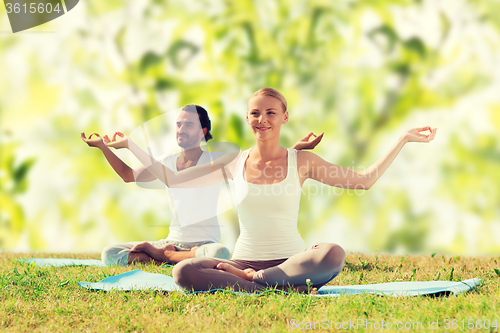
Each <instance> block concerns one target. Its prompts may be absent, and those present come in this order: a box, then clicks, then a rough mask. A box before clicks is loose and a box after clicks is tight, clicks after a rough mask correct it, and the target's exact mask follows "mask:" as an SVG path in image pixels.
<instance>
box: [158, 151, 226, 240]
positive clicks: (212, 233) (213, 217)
mask: <svg viewBox="0 0 500 333" xmlns="http://www.w3.org/2000/svg"><path fill="white" fill-rule="evenodd" d="M222 155H223V154H221V153H215V152H212V153H210V152H207V151H204V152H203V154H201V156H200V159H199V160H198V164H196V165H201V164H205V163H210V162H212V161H213V160H215V159H217V158H219V157H221V156H222ZM178 157H179V153H177V154H171V155H167V156H166V157H164V158H163V159H162V162H163V164H165V165H166V166H167V167H168V168H169V169H171V170H174V171H177V158H178ZM221 184H222V183H218V184H214V185H209V186H203V187H197V188H167V189H166V190H167V198H168V202H169V207H170V215H171V222H170V228H169V233H168V237H167V239H168V240H170V241H175V242H184V243H192V242H206V241H212V242H216V243H218V242H220V228H219V222H218V220H217V203H218V200H219V193H220V190H221Z"/></svg>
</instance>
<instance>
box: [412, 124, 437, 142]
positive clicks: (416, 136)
mask: <svg viewBox="0 0 500 333" xmlns="http://www.w3.org/2000/svg"><path fill="white" fill-rule="evenodd" d="M421 132H430V133H421ZM436 132H437V127H434V128H432V127H430V126H426V127H417V128H414V129H411V130H409V131H407V132H406V133H405V134H404V139H405V140H406V142H431V141H432V140H434V137H435V136H436Z"/></svg>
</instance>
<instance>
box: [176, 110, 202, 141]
mask: <svg viewBox="0 0 500 333" xmlns="http://www.w3.org/2000/svg"><path fill="white" fill-rule="evenodd" d="M175 132H176V135H177V144H178V145H179V146H180V147H182V148H184V149H189V148H194V147H199V146H200V142H201V141H202V140H203V138H204V136H205V134H204V133H203V130H202V129H201V125H200V118H199V117H198V113H196V112H188V111H185V110H182V111H181V113H180V114H179V117H177V122H176V126H175Z"/></svg>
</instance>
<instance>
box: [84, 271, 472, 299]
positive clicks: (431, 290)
mask: <svg viewBox="0 0 500 333" xmlns="http://www.w3.org/2000/svg"><path fill="white" fill-rule="evenodd" d="M480 283H481V280H479V279H470V280H465V281H462V282H452V281H425V282H390V283H379V284H365V285H352V286H325V287H322V288H320V289H319V290H318V293H319V295H313V296H319V297H325V296H326V297H338V296H347V295H359V294H365V293H369V294H378V295H385V296H393V297H400V296H417V295H436V294H437V295H442V294H454V295H457V294H459V293H463V292H466V291H468V290H470V289H471V288H473V287H475V286H477V285H479V284H480ZM78 284H79V285H80V286H82V287H84V288H87V289H93V290H106V291H110V290H127V291H128V290H164V291H182V289H181V288H180V287H179V286H177V285H176V284H175V282H174V279H173V278H172V277H171V276H168V275H163V274H153V273H146V272H143V271H141V270H140V269H136V270H135V271H130V272H127V273H123V274H119V275H115V276H110V277H108V278H106V279H104V280H102V281H100V282H97V283H90V282H78ZM237 294H247V293H237ZM252 295H258V294H252Z"/></svg>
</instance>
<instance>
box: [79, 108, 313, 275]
mask: <svg viewBox="0 0 500 333" xmlns="http://www.w3.org/2000/svg"><path fill="white" fill-rule="evenodd" d="M210 130H211V122H210V119H209V117H208V113H207V111H206V110H205V109H204V108H202V107H201V106H198V105H186V106H185V107H184V108H183V109H182V111H181V112H180V114H179V116H178V117H177V120H176V137H177V144H178V145H179V147H180V148H181V152H180V153H178V154H171V155H167V156H163V157H160V158H158V159H159V160H160V161H161V162H162V164H164V165H166V166H167V167H168V168H169V169H171V170H174V171H181V170H184V169H186V168H189V167H192V166H196V165H201V164H205V163H210V162H211V161H213V160H215V159H217V158H219V157H220V156H222V154H221V153H210V152H206V151H203V150H201V148H200V144H201V142H202V141H203V140H205V141H208V140H210V139H212V135H211V134H210ZM117 133H118V132H117ZM117 133H115V135H114V136H113V141H115V139H116V135H117ZM94 134H95V135H96V137H97V138H95V139H92V135H91V136H90V137H89V138H88V139H87V138H86V137H85V134H84V133H82V134H81V138H82V140H83V141H84V142H86V143H87V144H88V145H89V146H90V147H96V148H99V149H100V150H101V151H102V152H103V154H104V156H105V157H106V159H107V161H108V162H109V164H110V165H111V167H113V169H114V170H115V172H116V173H117V174H118V175H119V176H120V177H121V178H122V179H123V180H124V181H125V182H127V183H128V182H150V181H154V180H156V177H155V176H154V175H153V174H151V173H150V172H149V171H148V170H147V169H146V167H144V166H141V167H139V168H136V169H132V168H130V167H129V166H128V165H127V164H125V163H124V162H123V161H122V160H121V159H120V158H119V157H118V156H116V155H115V154H114V153H113V152H111V150H110V149H109V148H108V147H107V144H108V143H110V142H111V140H109V138H108V136H104V138H101V137H100V136H99V135H98V134H97V133H94ZM94 134H93V135H94ZM312 135H313V134H312V133H310V134H309V135H307V136H306V137H304V138H302V139H300V140H299V141H298V142H297V143H296V144H295V145H294V146H293V148H295V149H312V148H314V147H315V146H316V145H317V144H318V143H319V141H321V138H322V134H321V135H319V136H317V137H316V138H315V139H314V140H312V141H310V142H309V138H310V137H311V136H312ZM220 187H221V184H220V183H219V184H215V185H211V186H205V187H201V188H170V189H167V193H168V194H169V199H170V200H169V201H170V208H171V213H172V214H171V216H172V220H171V224H170V229H169V235H168V237H167V238H166V239H163V240H159V241H154V242H130V243H124V244H118V245H111V246H107V247H106V248H104V250H103V252H102V260H103V262H105V263H106V264H117V265H123V266H124V265H127V264H130V263H133V262H141V263H147V262H151V261H153V262H155V263H157V264H159V263H162V262H168V263H178V262H180V261H182V260H184V259H188V258H194V257H215V258H221V259H229V257H230V253H229V250H228V249H227V248H226V247H224V246H223V245H222V244H220V243H219V242H220V228H219V224H218V221H217V201H218V197H219V193H220Z"/></svg>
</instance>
